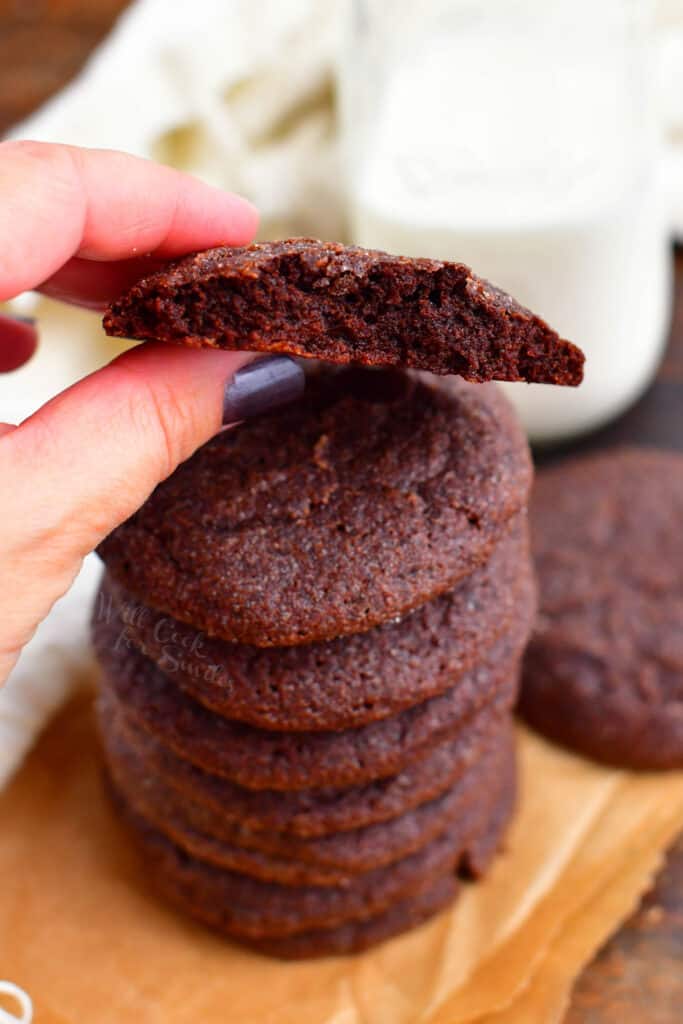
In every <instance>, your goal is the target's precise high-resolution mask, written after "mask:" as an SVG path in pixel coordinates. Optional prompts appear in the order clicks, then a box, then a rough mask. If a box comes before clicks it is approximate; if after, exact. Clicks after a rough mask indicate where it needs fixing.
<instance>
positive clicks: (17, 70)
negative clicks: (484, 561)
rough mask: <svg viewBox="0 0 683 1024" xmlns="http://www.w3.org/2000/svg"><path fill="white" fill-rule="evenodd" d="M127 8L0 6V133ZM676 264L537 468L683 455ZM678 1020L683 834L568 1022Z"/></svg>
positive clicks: (117, 1) (120, 2)
mask: <svg viewBox="0 0 683 1024" xmlns="http://www.w3.org/2000/svg"><path fill="white" fill-rule="evenodd" d="M128 2H129V0H0V134H1V133H2V132H4V131H6V130H7V129H8V128H9V127H10V126H11V125H12V124H14V123H15V122H17V121H18V120H20V119H21V118H22V117H25V116H26V115H27V114H28V113H30V111H31V110H32V109H34V108H35V107H36V106H38V105H39V104H40V103H42V102H43V101H44V100H45V99H46V98H47V97H48V96H50V95H51V94H52V93H53V92H55V91H56V90H57V89H59V88H61V87H62V86H63V85H65V84H66V82H68V81H69V79H70V78H72V77H73V75H74V74H76V72H77V71H78V70H79V68H80V67H81V66H82V65H83V63H84V62H85V60H86V59H87V57H88V55H89V54H90V52H91V50H92V48H93V46H95V45H96V44H97V42H98V41H99V40H100V39H101V38H102V37H103V36H104V35H105V34H106V33H107V32H108V31H109V29H110V28H111V26H112V25H113V23H114V21H115V20H116V17H117V16H118V15H119V14H120V12H121V11H122V10H123V9H124V8H125V7H126V6H127V5H128ZM675 268H676V273H675V305H674V313H673V320H672V329H671V337H670V341H669V345H668V349H667V352H666V356H665V358H664V361H663V364H662V366H661V369H660V371H659V373H658V375H657V378H656V380H655V381H654V383H653V384H652V385H651V387H650V388H649V389H648V390H647V392H646V393H645V394H644V395H643V397H642V398H641V400H640V401H639V402H637V403H636V405H634V406H633V408H632V409H630V410H629V412H627V413H626V414H625V415H624V416H622V417H621V418H620V419H619V420H617V421H616V422H614V423H611V424H610V425H609V426H607V427H605V428H604V429H603V430H600V431H598V432H597V433H595V434H592V435H591V436H590V437H589V438H586V439H584V440H582V441H580V442H579V443H575V444H572V445H567V446H565V447H564V448H561V449H555V450H554V451H553V452H551V453H542V454H539V456H538V461H539V462H545V461H547V460H548V459H552V460H556V459H558V458H561V457H563V456H564V455H565V454H569V453H574V452H579V451H589V450H592V449H595V448H604V447H608V446H610V445H615V444H624V443H629V444H631V443H636V444H638V443H640V444H653V445H658V446H661V447H665V448H677V449H680V450H683V253H682V252H678V253H677V255H676V257H675ZM615 359H618V353H617V354H616V355H615ZM681 1021H683V837H682V838H681V839H680V840H679V842H678V843H677V844H676V845H675V846H674V847H673V849H672V850H671V851H670V853H669V857H668V860H667V864H666V867H665V868H664V870H663V871H662V872H661V873H660V875H659V877H658V878H657V880H656V884H655V885H654V887H653V889H652V891H651V892H650V893H648V895H647V896H646V897H645V899H644V900H643V902H642V905H641V907H640V909H639V910H638V911H637V913H636V914H634V915H633V917H632V918H631V919H630V920H629V921H628V922H626V924H625V925H624V926H623V927H622V928H621V929H620V930H619V932H618V933H617V934H616V935H615V936H614V937H613V938H612V939H611V940H610V941H609V942H608V943H607V945H606V946H605V947H604V949H603V950H602V951H601V952H600V953H599V954H598V956H597V957H596V958H595V960H594V961H593V963H592V964H590V965H589V966H588V967H587V968H586V970H585V971H584V972H583V975H582V976H581V978H580V979H579V980H578V982H577V984H576V986H575V990H574V994H573V999H572V1006H571V1009H570V1011H569V1013H568V1015H567V1018H566V1024H680V1022H681ZM529 1024H533V1022H529Z"/></svg>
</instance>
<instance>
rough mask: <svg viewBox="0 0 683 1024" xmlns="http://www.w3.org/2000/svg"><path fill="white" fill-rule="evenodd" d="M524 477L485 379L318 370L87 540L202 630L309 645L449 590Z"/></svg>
mask: <svg viewBox="0 0 683 1024" xmlns="http://www.w3.org/2000/svg"><path fill="white" fill-rule="evenodd" d="M274 438H275V439H277V443H274ZM530 485H531V463H530V459H529V453H528V447H527V444H526V440H525V438H524V436H523V434H522V431H521V428H520V426H519V424H518V423H517V421H516V419H515V416H514V414H513V412H512V410H511V408H510V406H509V405H508V404H507V402H506V400H505V399H504V398H503V396H502V395H501V394H500V392H499V391H498V390H497V389H496V388H495V386H493V385H481V386H478V387H477V386H474V385H469V384H465V383H464V382H462V381H459V380H456V379H454V380H449V381H445V382H442V383H441V385H440V386H437V384H434V385H432V384H431V383H427V382H425V381H423V380H418V379H415V378H414V377H411V376H409V375H406V374H399V373H392V372H389V371H385V372H381V371H370V370H365V371H362V370H347V371H339V372H333V371H331V372H321V373H320V374H318V375H316V376H315V378H314V379H313V380H312V381H311V383H310V385H309V387H308V389H307V394H306V396H305V397H304V399H303V400H302V401H301V402H299V403H297V404H296V405H294V406H290V407H287V408H284V409H281V410H279V411H276V412H274V413H272V414H270V415H267V416H263V417H261V418H258V419H256V420H252V421H250V422H247V423H244V424H242V425H241V426H240V427H239V428H238V429H236V430H228V431H224V432H223V433H221V434H219V435H217V436H216V437H214V438H213V439H212V440H211V441H209V442H208V444H206V445H204V447H203V448H201V449H200V450H199V451H198V452H197V453H196V454H195V455H194V456H193V457H192V459H190V460H189V461H188V462H186V463H184V464H183V465H181V466H180V467H179V468H178V469H177V470H176V471H175V473H173V474H172V476H171V477H169V479H168V480H165V481H164V482H163V483H162V484H160V485H159V486H158V487H157V489H156V490H155V491H154V493H153V494H152V496H151V497H150V498H149V499H148V501H147V502H146V503H145V504H144V505H143V507H142V508H141V509H140V510H139V511H138V512H136V513H135V514H134V515H133V516H132V517H131V518H130V519H128V520H127V521H126V522H125V523H123V524H122V525H121V526H120V527H118V529H116V530H114V532H113V533H112V534H110V535H109V537H108V538H106V539H105V540H104V541H103V543H102V544H101V545H100V547H99V553H100V555H101V557H102V558H103V560H104V562H105V563H106V565H107V568H108V570H109V573H110V575H111V576H112V578H113V579H115V580H116V581H117V582H118V583H120V584H121V585H122V586H123V587H125V588H126V590H127V591H129V592H130V593H131V594H132V595H133V596H134V597H135V598H136V599H137V600H140V601H142V602H143V603H144V604H145V605H148V606H150V607H152V608H155V609H157V610H159V611H162V612H164V613H166V614H168V615H171V616H173V617H174V618H176V619H179V620H180V621H181V622H186V623H188V624H189V625H191V626H193V627H194V628H196V629H198V630H202V631H204V632H206V633H208V634H210V635H213V636H218V637H222V638H223V639H225V640H229V641H231V642H240V643H246V644H252V645H256V646H259V647H267V646H290V645H295V644H304V643H309V644H310V643H315V642H318V641H321V640H328V639H334V638H336V637H339V636H345V635H348V634H352V633H359V632H364V631H366V630H368V629H370V628H371V627H373V626H377V625H380V624H381V623H383V622H386V621H387V620H389V619H393V618H395V617H397V616H403V615H405V614H406V613H407V612H409V611H411V610H412V609H413V608H416V607H417V606H418V605H421V604H423V603H424V602H425V601H428V600H430V599H432V598H435V597H438V596H439V595H441V594H443V593H445V592H446V591H448V590H451V589H453V588H454V587H455V586H457V584H458V583H459V582H460V581H461V580H463V579H464V578H465V577H466V576H468V575H469V574H470V573H471V572H473V571H474V570H475V569H476V568H477V567H478V566H480V565H482V564H483V562H484V561H485V560H486V558H487V557H488V556H489V554H490V553H491V551H492V550H493V548H494V546H495V544H496V542H497V540H498V538H499V537H500V535H501V531H504V529H505V525H506V524H507V523H508V522H509V521H510V520H511V519H512V518H513V517H514V516H516V515H517V514H518V513H520V512H521V511H522V510H523V508H524V507H525V505H526V501H527V495H528V491H529V488H530Z"/></svg>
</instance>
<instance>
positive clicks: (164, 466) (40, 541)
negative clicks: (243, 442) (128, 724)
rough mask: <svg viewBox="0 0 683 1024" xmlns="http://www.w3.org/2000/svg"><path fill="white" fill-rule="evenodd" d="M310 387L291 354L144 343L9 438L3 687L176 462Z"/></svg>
mask: <svg viewBox="0 0 683 1024" xmlns="http://www.w3.org/2000/svg"><path fill="white" fill-rule="evenodd" d="M303 381H304V375H303V371H302V369H301V368H300V367H299V366H298V365H297V364H296V363H294V362H293V361H292V360H291V359H289V358H287V357H286V356H274V357H270V358H265V359H257V360H254V357H253V355H250V354H249V353H244V352H219V351H211V350H206V349H203V350H196V351H193V350H188V349H184V348H180V347H179V348H177V349H176V348H173V347H172V346H169V345H163V344H149V343H147V344H144V345H140V346H139V347H137V348H135V349H132V350H130V351H128V352H126V353H124V354H123V355H121V356H119V357H118V358H117V359H115V360H114V361H113V362H112V363H110V364H109V365H108V366H106V367H105V368H104V369H102V370H98V371H97V372H96V373H94V374H92V375H91V376H89V377H86V378H85V379H84V380H82V381H79V382H78V383H77V384H74V385H73V386H72V387H70V388H69V389H68V390H66V391H64V392H62V393H61V394H60V395H58V396H57V397H56V398H54V399H52V400H51V401H50V402H48V403H47V405H45V406H43V407H42V408H41V409H40V410H38V412H37V413H35V414H34V415H33V416H31V417H30V418H29V419H27V420H25V421H24V422H23V423H22V424H21V425H20V426H18V427H14V428H9V429H7V428H5V432H4V433H3V431H2V430H0V515H1V518H2V523H3V529H2V532H1V535H0V578H2V580H3V584H4V586H3V588H2V591H3V592H2V594H0V679H2V678H3V672H2V658H3V654H4V656H5V657H6V659H11V658H12V657H13V656H16V654H17V653H18V650H19V649H20V648H21V647H22V646H23V644H24V643H25V642H26V641H27V640H28V639H29V637H30V635H31V634H32V632H33V630H34V629H35V627H36V625H37V624H38V622H40V620H41V619H42V618H44V616H45V615H46V614H47V612H48V611H49V609H50V607H51V606H52V604H53V603H54V601H55V600H56V599H57V598H58V597H60V596H61V595H62V594H63V593H64V592H65V590H66V589H67V588H68V587H69V585H70V583H71V581H72V580H73V578H74V576H75V575H76V573H77V572H78V569H79V567H80V563H81V561H82V559H83V557H84V556H85V555H86V554H87V553H88V552H89V551H91V550H92V549H93V548H94V547H95V546H96V545H97V544H98V543H99V541H100V540H102V539H103V538H104V537H105V536H106V535H107V534H108V533H109V532H110V531H111V530H112V529H114V527H115V526H117V525H118V524H119V523H120V522H122V521H123V520H124V519H126V518H127V517H128V516H129V515H131V514H132V513H133V512H134V511H135V510H136V509H137V508H138V507H139V506H140V505H141V504H142V503H143V502H144V501H145V499H146V498H147V497H148V495H149V494H150V493H151V491H152V490H153V489H154V487H155V486H156V485H157V484H158V483H159V482H160V481H161V480H163V479H164V478H165V477H167V476H168V475H169V474H170V473H172V472H173V470H174V469H175V467H176V466H177V465H178V463H179V462H182V461H183V460H184V459H186V458H188V457H189V456H190V455H191V454H192V452H194V451H195V449H196V448H198V447H199V446H200V445H201V444H203V443H204V442H205V441H207V440H208V439H209V438H210V437H212V436H213V435H214V434H215V433H216V432H217V431H218V430H219V429H220V427H221V424H222V423H223V422H226V421H227V422H232V423H234V422H236V421H238V420H240V419H244V418H246V417H247V416H248V415H250V414H253V413H255V412H261V411H264V410H265V409H266V408H269V407H273V406H274V405H278V404H281V403H282V402H283V401H287V400H289V399H292V398H295V397H297V396H298V395H299V394H300V393H301V391H302V390H303Z"/></svg>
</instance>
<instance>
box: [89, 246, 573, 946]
mask: <svg viewBox="0 0 683 1024" xmlns="http://www.w3.org/2000/svg"><path fill="white" fill-rule="evenodd" d="M338 251H339V247H336V248H335V252H338ZM318 255H319V254H318ZM194 259H195V263H194V264H193V266H195V269H196V266H197V263H196V260H197V259H198V258H194ZM386 259H387V260H390V259H391V258H386ZM207 265H208V266H213V267H214V268H215V258H212V259H210V260H209V263H208V264H207ZM406 265H408V261H406ZM320 266H322V264H321V263H319V264H318V271H319V272H320ZM249 270H250V275H251V276H249V275H247V278H248V280H250V281H252V280H253V266H252V265H250V267H249ZM168 280H169V278H168V277H166V278H163V277H162V276H157V279H156V281H154V280H153V279H150V281H152V284H151V285H148V286H146V287H147V290H148V291H150V290H151V291H152V292H154V291H155V290H156V292H155V294H156V299H155V300H154V308H155V309H156V311H157V314H158V315H160V316H162V317H163V316H165V315H172V316H175V315H176V314H175V313H174V312H173V309H176V312H177V309H180V308H181V306H180V305H179V302H180V299H179V294H180V293H179V291H178V281H177V279H175V283H174V284H173V288H174V289H175V291H174V292H173V295H174V296H175V299H174V301H175V302H176V307H172V305H169V304H168V303H166V304H164V301H162V300H161V299H159V289H160V288H161V290H162V291H163V288H164V287H165V286H166V284H168ZM200 290H201V289H200ZM224 292H225V294H229V290H228V289H225V288H224ZM193 294H194V296H195V300H196V296H197V294H198V292H197V290H196V289H195V292H194V293H193ZM131 295H132V299H131V301H132V302H133V304H134V305H136V306H137V308H139V307H140V306H141V303H142V302H143V300H144V295H145V285H144V283H143V287H142V290H140V288H138V289H137V291H135V292H134V293H131ZM504 298H505V299H506V302H507V304H505V303H503V304H502V305H500V303H501V301H502V300H501V299H500V297H499V296H498V295H497V296H496V302H498V303H499V305H500V310H502V312H500V311H499V320H500V323H501V325H504V324H505V323H507V324H508V327H509V324H510V323H512V324H513V325H514V316H515V315H516V313H515V311H516V309H517V308H518V307H514V306H513V305H510V303H511V300H507V298H506V297H504ZM195 300H193V301H195ZM183 301H184V302H186V305H185V306H184V307H182V308H184V310H185V312H184V314H183V315H186V316H189V313H188V308H189V307H188V306H187V301H189V300H186V299H184V300H183ZM355 308H356V312H357V306H356V307H355ZM169 310H171V312H170V313H169ZM523 313H524V315H525V316H526V317H527V320H529V318H531V314H527V313H526V311H523ZM216 315H217V314H216ZM221 315H222V316H224V317H225V318H227V313H226V312H225V310H224V311H223V313H222V314H221ZM354 315H355V314H354ZM520 317H521V314H520ZM506 318H507V319H506ZM142 319H143V320H144V322H145V323H146V324H147V325H148V327H149V325H150V323H152V319H151V318H150V316H149V314H146V315H145V316H144V317H143V318H142ZM521 322H522V321H521V319H520V323H521ZM112 323H113V321H112V320H111V318H110V322H109V324H108V326H109V328H110V330H112V333H116V324H115V323H114V325H113V327H112ZM121 323H122V326H121V328H120V332H121V333H123V332H125V333H135V332H134V330H133V329H132V328H131V322H130V321H129V320H128V321H121ZM150 329H152V330H154V331H155V332H156V334H157V335H158V336H159V337H161V338H162V339H163V338H164V330H163V325H160V324H159V323H156V324H152V327H151V328H150ZM184 329H185V333H186V335H187V336H188V337H189V336H190V335H192V334H193V331H194V336H193V340H194V341H195V342H196V335H197V333H198V328H193V327H192V325H190V324H189V323H186V325H185V328H184ZM545 329H546V331H547V330H549V329H547V328H545ZM226 330H227V328H226ZM501 330H502V327H501ZM508 333H510V334H511V336H512V334H513V333H514V331H510V330H509V332H508ZM226 336H227V335H226ZM251 340H252V339H251V338H250V341H251ZM479 343H480V351H479V355H478V356H477V358H478V359H479V360H480V362H481V365H482V366H483V365H484V364H485V358H484V353H485V350H484V348H482V347H481V337H480V338H479ZM563 344H566V343H563ZM256 347H258V346H256ZM316 354H320V353H319V352H316ZM531 476H532V471H531V463H530V458H529V453H528V448H527V444H526V441H525V438H524V436H523V433H522V431H521V429H520V427H519V426H518V424H517V422H516V420H515V417H514V415H513V413H512V412H511V410H510V408H509V406H508V405H507V403H506V402H505V400H504V399H503V397H502V396H501V395H500V393H499V392H498V391H497V390H496V389H495V386H493V385H491V384H483V385H474V384H469V383H465V382H464V381H462V380H460V379H458V378H454V377H451V378H443V379H441V380H440V381H438V380H437V378H432V377H429V378H427V377H425V376H422V375H419V374H415V373H413V374H411V373H406V372H401V371H398V370H386V369H384V370H368V369H365V370H364V369H358V368H351V369H342V370H332V369H321V370H319V371H318V372H316V373H315V374H313V375H312V376H311V377H310V379H309V382H308V385H307V390H306V395H305V397H304V399H303V400H301V401H299V402H297V403H296V404H294V405H291V406H288V407H286V408H284V409H281V410H279V411H276V412H272V413H269V414H268V415H264V416H261V417H260V418H257V419H255V420H251V421H248V422H245V423H243V424H241V425H239V426H238V427H237V428H235V429H231V430H228V431H224V432H222V433H220V434H219V435H217V436H216V437H214V438H213V439H212V440H211V441H210V442H209V443H208V444H206V445H205V446H204V447H203V448H201V449H200V450H199V451H198V452H197V453H196V454H195V455H194V456H193V457H192V458H191V459H189V460H188V461H187V462H186V463H184V464H183V465H181V466H180V467H179V468H178V469H177V470H176V472H175V473H174V474H173V475H172V476H171V477H170V478H169V479H168V480H166V481H165V482H164V483H162V484H161V485H160V486H159V487H158V488H157V489H156V490H155V492H154V493H153V494H152V496H151V497H150V498H149V500H148V501H147V502H146V503H145V505H144V506H143V507H142V508H141V509H140V510H139V511H138V512H137V513H136V514H135V515H134V516H132V518H131V519H129V520H128V521H127V522H125V523H124V524H123V525H122V526H120V527H119V528H118V529H117V530H116V531H115V532H114V533H113V534H111V535H110V536H109V537H108V538H107V539H106V540H105V542H104V543H103V544H102V545H101V547H100V554H101V557H102V558H103V560H104V562H105V564H106V567H107V573H106V575H105V578H104V580H103V583H102V587H101V591H100V595H99V598H98V603H97V608H96V613H95V617H94V638H95V644H96V648H97V653H98V657H99V660H100V663H101V666H102V670H103V673H102V684H101V692H100V697H99V701H98V720H99V728H100V732H101V737H102V745H103V750H104V757H105V766H106V775H107V780H108V787H109V790H110V792H111V794H112V796H113V798H114V801H115V803H116V805H117V806H118V808H119V810H120V812H121V814H122V816H123V817H124V819H125V820H126V821H127V823H128V826H129V828H130V832H131V835H132V836H133V838H134V839H135V841H136V843H137V845H138V846H139V847H140V849H141V851H142V855H143V858H144V860H145V863H146V865H147V869H148V874H149V878H150V880H151V881H153V883H154V884H155V885H156V886H157V887H158V888H159V889H160V890H162V892H163V893H164V894H165V895H166V896H167V897H168V898H170V899H171V900H172V901H173V902H174V903H175V904H176V905H177V906H179V907H181V908H182V909H184V910H185V911H187V912H188V913H189V914H191V915H192V916H194V917H196V918H198V919H200V920H201V921H203V922H205V923H207V924H208V925H210V926H212V927H213V928H215V929H218V930H220V931H222V932H223V933H225V934H227V935H229V936H231V937H234V938H236V939H238V940H240V941H242V942H244V943H247V944H249V945H251V946H253V947H255V948H258V949H260V950H262V951H264V952H267V953H271V954H274V955H278V956H285V957H301V956H315V955H324V954H330V953H341V952H349V951H352V950H358V949H362V948H365V947H367V946H368V945H370V944H372V943H375V942H377V941H380V940H381V939H384V938H386V937H388V936H389V935H392V934H395V933H396V932H398V931H401V930H403V929H405V928H407V927H408V926H410V925H413V924H415V923H417V922H419V921H422V920H424V919H425V918H427V917H428V916H429V915H431V914H433V913H434V912H435V911H436V910H438V909H439V908H441V907H442V906H444V905H445V904H446V903H448V902H449V901H450V900H451V899H452V898H453V895H454V893H455V891H456V888H457V884H458V879H459V878H460V877H461V876H463V875H466V876H468V877H478V876H480V875H481V873H482V872H483V871H484V870H485V869H486V867H487V865H488V863H489V861H490V859H491V857H492V856H493V854H494V852H495V851H496V849H497V848H498V846H499V844H500V841H501V837H502V835H503V833H504V830H505V827H506V824H507V822H508V820H509V818H510V815H511V813H512V810H513V806H514V800H515V787H516V774H515V758H514V743H513V731H512V708H513V706H514V704H515V700H516V697H517V689H518V677H519V665H520V660H521V657H522V653H523V650H524V646H525V644H526V641H527V638H528V635H529V633H530V630H531V626H532V620H533V617H534V611H535V588H534V582H533V576H532V571H531V565H530V555H529V541H528V529H527V515H526V506H527V500H528V495H529V489H530V484H531Z"/></svg>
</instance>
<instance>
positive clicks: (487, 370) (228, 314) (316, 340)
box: [104, 238, 584, 385]
mask: <svg viewBox="0 0 683 1024" xmlns="http://www.w3.org/2000/svg"><path fill="white" fill-rule="evenodd" d="M104 328H105V330H106V332H107V334H111V335H114V336H115V337H123V338H139V339H141V340H147V339H151V340H155V341H167V342H174V343H176V344H181V345H192V346H206V345H209V346H212V347H214V348H227V349H251V350H253V351H263V352H288V353H290V354H293V355H299V356H308V357H315V358H319V359H325V360H327V361H328V362H334V363H349V362H355V363H362V364H365V365H376V366H401V367H415V368H417V369H421V370H431V371H432V372H433V373H457V374H460V375H461V376H462V377H465V378H467V379H468V380H472V381H488V380H494V379H497V380H527V381H536V382H540V383H544V384H569V385H577V384H580V383H581V379H582V376H583V361H584V357H583V353H582V352H581V351H580V350H579V349H578V348H576V346H574V345H572V344H571V343H570V342H568V341H564V340H562V339H561V338H560V337H559V336H558V335H557V334H556V333H555V331H553V330H551V328H550V327H548V325H547V324H546V323H545V322H544V321H543V320H541V319H540V317H537V316H535V315H534V314H533V313H531V312H530V311H529V310H528V309H525V308H524V307H523V306H520V305H519V303H517V302H515V300H514V299H512V298H510V296H509V295H506V294H505V293H504V292H502V291H500V289H498V288H495V287H494V286H493V285H491V284H489V282H488V281H484V280H482V279H481V278H479V277H477V276H476V275H475V274H473V273H472V271H471V270H470V269H469V267H466V266H464V265H463V264H462V263H441V262H439V261H437V260H427V259H409V258H408V257H405V256H390V255H389V254H387V253H384V252H376V251H372V250H368V249H359V248H351V247H347V246H343V245H339V244H335V243H331V242H320V241H317V240H316V239H311V238H290V239H285V240H283V241H279V242H263V243H257V244H255V245H250V246H246V247H243V248H232V249H231V248H220V249H210V250H209V251H207V252H202V253H197V254H196V255H193V256H188V257H186V258H185V259H182V260H179V261H178V262H176V263H174V264H171V265H169V266H168V267H165V268H164V269H162V270H160V271H158V272H156V273H154V274H152V275H150V276H149V277H147V278H145V279H144V280H142V281H140V282H139V283H138V284H137V285H135V286H134V287H133V288H131V289H130V290H129V291H128V292H127V293H126V294H125V295H123V296H122V297H121V298H120V299H118V300H117V301H116V302H114V303H112V305H111V306H110V307H109V310H108V311H107V314H106V315H105V317H104Z"/></svg>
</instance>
